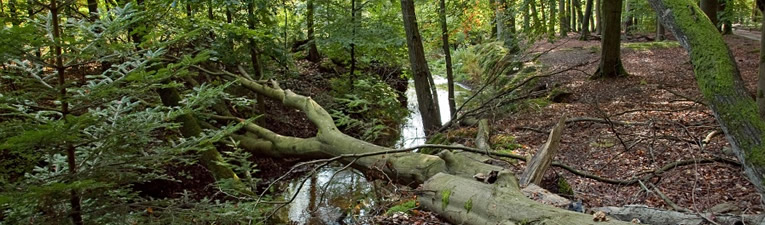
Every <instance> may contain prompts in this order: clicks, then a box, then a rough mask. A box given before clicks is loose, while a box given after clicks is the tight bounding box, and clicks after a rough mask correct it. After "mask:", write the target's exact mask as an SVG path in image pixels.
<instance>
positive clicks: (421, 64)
mask: <svg viewBox="0 0 765 225" xmlns="http://www.w3.org/2000/svg"><path fill="white" fill-rule="evenodd" d="M401 14H402V17H403V21H404V30H405V31H406V43H407V46H408V47H409V62H410V64H411V68H412V75H413V76H414V87H415V92H416V93H417V102H418V103H419V109H420V115H422V125H423V128H424V129H425V134H426V135H429V134H430V133H431V131H433V130H436V129H438V127H440V126H441V115H440V112H438V110H437V106H436V104H438V100H437V99H434V98H433V95H432V94H431V91H430V89H431V87H430V83H429V82H428V77H430V70H429V69H428V62H427V61H426V60H425V51H424V50H423V47H422V37H421V36H420V30H419V28H418V27H417V16H416V14H415V11H414V2H413V0H401Z"/></svg>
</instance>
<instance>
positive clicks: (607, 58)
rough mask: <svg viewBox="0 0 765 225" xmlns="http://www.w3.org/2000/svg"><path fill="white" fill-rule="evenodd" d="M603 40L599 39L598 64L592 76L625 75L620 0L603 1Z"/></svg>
mask: <svg viewBox="0 0 765 225" xmlns="http://www.w3.org/2000/svg"><path fill="white" fill-rule="evenodd" d="M603 13H604V14H605V20H603V27H604V30H603V41H601V51H600V52H601V55H600V65H599V66H598V70H597V71H595V74H594V75H593V76H592V78H604V77H621V76H627V71H625V70H624V66H623V65H622V59H621V46H620V42H621V28H620V26H619V24H620V21H621V18H622V0H605V1H603Z"/></svg>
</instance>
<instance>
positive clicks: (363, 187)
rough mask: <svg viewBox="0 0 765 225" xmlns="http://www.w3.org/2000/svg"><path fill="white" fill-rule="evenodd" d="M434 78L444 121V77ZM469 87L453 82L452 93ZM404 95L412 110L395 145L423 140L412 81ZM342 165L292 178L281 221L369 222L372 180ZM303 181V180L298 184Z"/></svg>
mask: <svg viewBox="0 0 765 225" xmlns="http://www.w3.org/2000/svg"><path fill="white" fill-rule="evenodd" d="M433 81H434V82H435V84H436V88H437V91H438V104H439V106H440V107H439V109H440V111H441V120H442V121H441V122H442V123H446V122H448V121H449V118H450V117H451V116H450V115H451V112H449V102H448V90H447V86H446V83H447V80H446V79H445V78H443V77H439V76H434V77H433ZM468 90H469V89H468V88H467V87H466V86H463V85H456V86H455V96H457V97H460V96H461V95H462V94H464V93H465V92H466V91H468ZM406 96H407V101H408V102H409V105H408V108H409V111H410V112H411V113H410V115H409V117H407V119H406V122H405V123H404V124H403V125H402V126H401V138H400V139H399V141H398V143H397V144H396V146H395V147H398V148H404V147H411V146H416V145H420V144H423V143H425V131H424V130H423V128H422V127H423V126H422V117H421V115H420V110H419V108H418V105H417V95H416V94H415V90H414V82H411V81H410V82H409V87H408V88H407V92H406ZM458 102H459V101H458ZM341 169H342V168H341V166H330V167H327V168H324V169H322V170H321V171H320V172H318V173H317V174H316V175H314V176H312V177H310V178H308V179H296V180H293V181H292V182H291V183H290V184H289V185H288V187H287V188H286V189H287V191H285V195H284V196H283V197H282V198H283V199H284V200H289V199H290V198H291V197H292V196H293V195H294V194H295V193H296V192H297V195H296V196H295V199H294V200H293V201H292V203H291V204H290V205H288V206H286V207H285V208H284V209H282V210H281V211H280V213H279V215H278V220H279V221H281V222H280V223H282V224H295V225H340V224H370V223H368V222H369V219H371V218H370V215H371V212H370V209H372V208H373V207H374V206H375V204H376V202H375V199H376V198H375V196H374V190H373V187H372V185H371V183H370V182H367V180H366V178H365V177H364V175H363V174H361V173H360V172H358V171H357V170H355V169H351V168H348V169H346V170H342V171H341ZM333 175H334V177H333ZM303 181H305V183H304V184H303V185H302V187H300V184H301V182H303ZM298 189H299V190H298Z"/></svg>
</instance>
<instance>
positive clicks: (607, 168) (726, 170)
mask: <svg viewBox="0 0 765 225" xmlns="http://www.w3.org/2000/svg"><path fill="white" fill-rule="evenodd" d="M574 38H576V37H571V38H567V39H562V40H557V41H556V42H555V43H549V42H546V41H540V42H538V43H537V44H536V45H535V46H533V47H532V49H531V50H530V51H533V52H545V51H546V50H549V49H550V48H555V49H553V50H551V51H549V53H547V54H545V55H543V56H541V57H540V58H539V61H540V62H541V63H542V64H544V65H545V66H549V68H548V69H549V70H553V71H557V70H562V69H565V68H567V67H570V66H573V65H577V64H580V63H583V62H593V63H592V64H589V65H585V66H581V67H578V68H577V69H576V70H575V71H569V72H565V73H562V74H559V75H555V76H552V77H549V78H546V79H541V80H539V83H541V84H545V85H539V86H544V87H555V88H556V89H559V90H563V91H565V92H568V93H571V95H570V96H568V97H566V98H565V99H563V100H562V101H561V102H560V103H549V102H548V103H539V104H536V103H530V104H535V105H534V106H532V107H528V108H527V109H526V110H522V111H521V112H517V113H513V114H510V115H509V116H508V117H506V118H503V119H501V120H499V121H496V122H495V125H494V127H495V128H496V129H495V130H496V133H495V134H493V136H494V137H493V138H494V139H495V140H497V139H499V140H501V139H502V137H503V136H505V137H506V136H512V137H514V138H515V139H514V140H515V142H516V143H518V144H520V145H521V146H522V147H521V148H518V149H514V150H513V152H514V153H517V154H524V155H525V154H533V153H534V151H535V150H536V149H537V147H538V146H540V145H542V144H544V142H545V140H546V137H547V131H548V130H549V129H550V127H552V125H553V123H554V122H555V120H557V119H558V118H559V117H560V115H562V114H566V115H568V116H570V117H595V118H608V119H609V120H614V121H616V120H618V121H630V122H645V123H648V124H650V125H632V126H619V125H615V126H610V125H609V124H602V123H573V124H570V125H569V126H567V128H566V131H565V132H564V134H563V138H562V140H561V149H560V152H559V154H558V155H557V156H556V160H558V161H559V162H561V163H564V164H568V165H577V166H576V168H577V169H581V170H584V171H587V172H592V173H596V174H598V175H601V176H604V177H609V178H618V179H629V178H631V177H633V176H639V175H640V174H641V173H643V172H645V171H650V170H652V169H655V168H657V167H660V166H662V165H665V164H667V163H671V162H674V161H677V160H681V159H693V158H709V157H715V156H725V157H729V156H727V155H726V153H725V152H724V151H723V147H725V146H727V145H728V143H727V141H726V140H725V138H724V137H723V136H718V137H716V138H714V139H713V140H712V141H711V142H709V143H708V144H707V145H705V146H704V148H699V146H698V145H697V144H694V143H696V141H697V140H701V139H703V138H704V137H705V136H706V135H707V134H708V133H710V132H712V131H714V130H717V129H719V128H718V126H717V124H716V121H715V119H714V117H713V116H712V114H711V111H710V110H709V108H708V107H705V106H703V105H700V104H697V103H695V102H694V101H692V100H697V99H701V93H700V92H699V89H698V86H697V84H696V82H694V80H695V77H694V75H693V68H692V66H691V64H690V60H689V58H688V54H687V52H686V51H685V50H684V49H683V48H681V47H675V46H664V47H662V46H652V47H648V48H641V47H640V46H644V45H640V44H637V43H636V44H633V45H629V46H634V47H623V48H622V61H623V63H624V67H625V69H626V70H627V71H628V72H629V73H630V76H629V77H624V78H618V79H603V80H589V79H588V78H589V76H590V74H592V73H593V72H595V70H596V67H597V64H598V59H599V56H600V48H599V46H600V43H599V42H598V41H579V40H575V39H574ZM725 41H726V42H727V43H728V45H729V47H730V49H731V51H732V52H733V54H734V56H735V57H736V61H737V63H738V66H739V68H740V70H741V74H742V76H743V78H744V80H745V82H746V84H747V88H749V90H754V89H752V88H753V87H754V84H755V81H756V79H755V78H756V71H757V59H758V55H759V43H758V42H757V41H755V40H750V39H748V38H747V37H742V36H738V35H727V36H725ZM559 45H560V46H559ZM625 46H627V45H625ZM673 93H678V94H681V95H683V96H688V98H690V100H689V99H686V98H684V97H681V96H678V95H676V94H673ZM615 134H616V135H615ZM495 148H496V147H495ZM557 177H564V178H565V179H566V180H567V181H568V183H569V184H571V187H572V188H573V190H574V191H575V193H576V196H575V198H578V199H582V200H583V202H584V203H585V205H586V206H588V207H597V206H603V205H625V204H644V205H649V206H652V207H665V206H666V204H665V203H664V201H663V200H662V199H661V198H659V197H657V196H656V195H654V194H645V192H643V190H642V188H640V187H639V186H637V185H635V186H621V185H612V184H606V183H602V182H597V181H593V180H590V179H584V178H581V177H578V176H575V175H572V174H570V173H568V172H565V171H561V170H558V169H552V170H551V172H549V173H548V174H547V177H546V179H545V182H543V183H545V184H546V185H543V186H544V187H545V188H548V189H557V188H558V187H557V185H556V184H557V182H556V180H555V179H556V178H557ZM662 178H663V179H661V180H660V181H656V185H657V186H658V187H659V188H660V189H661V190H662V192H664V194H666V195H667V196H668V197H669V198H670V199H672V200H673V201H674V202H675V203H677V204H678V205H680V206H682V207H685V208H696V209H699V210H705V209H708V208H711V207H713V206H715V205H717V204H720V203H725V202H728V203H732V204H734V205H736V206H738V207H740V208H742V209H745V208H746V209H750V210H752V211H753V212H754V211H757V212H759V211H761V210H762V209H761V208H760V207H759V196H758V195H757V193H756V192H755V191H754V187H753V186H752V185H751V184H750V183H749V182H748V181H747V180H746V178H745V177H744V176H743V174H742V172H741V168H737V167H732V166H729V165H724V164H718V163H713V164H699V165H697V166H686V167H681V168H676V169H673V170H671V171H667V172H665V173H664V174H663V175H662ZM690 187H697V188H690Z"/></svg>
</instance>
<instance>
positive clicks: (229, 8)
mask: <svg viewBox="0 0 765 225" xmlns="http://www.w3.org/2000/svg"><path fill="white" fill-rule="evenodd" d="M225 7H226V23H231V22H233V18H231V17H232V15H231V6H229V5H228V4H226V6H225Z"/></svg>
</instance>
